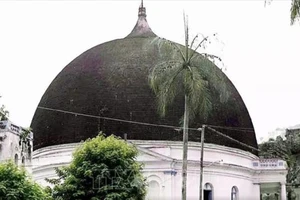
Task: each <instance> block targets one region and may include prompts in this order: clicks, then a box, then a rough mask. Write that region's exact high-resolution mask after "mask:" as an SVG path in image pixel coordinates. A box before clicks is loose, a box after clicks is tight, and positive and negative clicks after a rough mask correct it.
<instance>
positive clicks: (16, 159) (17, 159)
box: [15, 154, 19, 165]
mask: <svg viewBox="0 0 300 200" xmlns="http://www.w3.org/2000/svg"><path fill="white" fill-rule="evenodd" d="M18 161H19V156H18V154H15V164H16V165H18Z"/></svg>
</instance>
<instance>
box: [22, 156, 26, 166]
mask: <svg viewBox="0 0 300 200" xmlns="http://www.w3.org/2000/svg"><path fill="white" fill-rule="evenodd" d="M22 165H25V157H24V156H23V157H22Z"/></svg>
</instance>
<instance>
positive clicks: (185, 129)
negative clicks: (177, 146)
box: [182, 95, 189, 200]
mask: <svg viewBox="0 0 300 200" xmlns="http://www.w3.org/2000/svg"><path fill="white" fill-rule="evenodd" d="M183 118H184V119H183V120H184V121H183V158H182V200H186V183H187V164H188V161H187V153H188V135H189V134H188V131H189V130H188V127H189V107H188V101H187V96H186V95H185V99H184V116H183Z"/></svg>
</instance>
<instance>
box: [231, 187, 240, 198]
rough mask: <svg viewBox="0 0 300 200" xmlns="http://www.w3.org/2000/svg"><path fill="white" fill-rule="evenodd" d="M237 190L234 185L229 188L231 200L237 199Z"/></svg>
mask: <svg viewBox="0 0 300 200" xmlns="http://www.w3.org/2000/svg"><path fill="white" fill-rule="evenodd" d="M238 195H239V190H238V188H237V187H236V186H233V187H232V188H231V200H238V199H239V198H238V197H239V196H238Z"/></svg>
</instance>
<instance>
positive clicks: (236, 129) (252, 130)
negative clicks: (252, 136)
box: [206, 124, 255, 132]
mask: <svg viewBox="0 0 300 200" xmlns="http://www.w3.org/2000/svg"><path fill="white" fill-rule="evenodd" d="M206 125H207V126H210V127H214V128H220V129H228V130H234V131H243V132H255V131H254V129H253V128H240V127H233V126H215V125H209V124H206Z"/></svg>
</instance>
